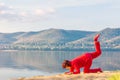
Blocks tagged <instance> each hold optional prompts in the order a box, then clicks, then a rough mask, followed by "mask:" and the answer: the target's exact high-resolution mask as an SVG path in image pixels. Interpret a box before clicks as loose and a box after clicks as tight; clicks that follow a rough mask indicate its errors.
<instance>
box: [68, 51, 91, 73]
mask: <svg viewBox="0 0 120 80" xmlns="http://www.w3.org/2000/svg"><path fill="white" fill-rule="evenodd" d="M91 62H92V56H91V54H89V53H86V54H83V55H80V56H78V57H76V58H74V59H72V60H71V69H70V72H72V73H73V74H78V73H80V68H82V67H84V71H88V70H89V67H87V65H86V63H87V64H89V63H90V64H91Z"/></svg>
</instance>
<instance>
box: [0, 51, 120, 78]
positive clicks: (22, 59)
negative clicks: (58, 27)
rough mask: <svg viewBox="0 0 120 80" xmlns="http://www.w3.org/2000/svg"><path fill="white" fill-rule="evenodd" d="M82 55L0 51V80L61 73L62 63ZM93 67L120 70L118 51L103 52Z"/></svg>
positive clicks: (78, 52)
mask: <svg viewBox="0 0 120 80" xmlns="http://www.w3.org/2000/svg"><path fill="white" fill-rule="evenodd" d="M89 52H90V51H89ZM82 53H85V51H0V79H2V80H10V79H11V78H16V77H29V76H34V75H52V74H58V73H62V72H64V71H65V70H64V69H62V68H61V63H62V61H63V60H64V59H68V60H70V59H72V58H74V57H76V56H78V55H81V54H82ZM93 67H101V68H102V69H103V70H120V51H103V52H102V55H101V56H100V57H99V58H97V59H95V60H94V61H93V65H92V68H93Z"/></svg>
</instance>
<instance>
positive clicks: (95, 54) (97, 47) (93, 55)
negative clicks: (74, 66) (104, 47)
mask: <svg viewBox="0 0 120 80" xmlns="http://www.w3.org/2000/svg"><path fill="white" fill-rule="evenodd" d="M90 54H91V58H90V59H89V60H88V62H87V63H86V65H85V67H84V73H96V72H102V70H101V68H95V69H90V67H91V65H92V60H93V59H95V58H97V57H98V56H100V55H101V49H100V43H99V42H98V41H95V52H91V53H90Z"/></svg>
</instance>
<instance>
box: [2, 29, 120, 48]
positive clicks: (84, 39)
mask: <svg viewBox="0 0 120 80" xmlns="http://www.w3.org/2000/svg"><path fill="white" fill-rule="evenodd" d="M97 33H100V34H101V36H100V42H101V46H102V48H103V49H120V28H115V29H112V28H106V29H104V30H101V31H96V32H92V31H79V30H64V29H47V30H42V31H38V32H16V33H0V49H15V50H16V49H17V50H80V49H93V48H94V46H93V37H94V36H95V35H96V34H97Z"/></svg>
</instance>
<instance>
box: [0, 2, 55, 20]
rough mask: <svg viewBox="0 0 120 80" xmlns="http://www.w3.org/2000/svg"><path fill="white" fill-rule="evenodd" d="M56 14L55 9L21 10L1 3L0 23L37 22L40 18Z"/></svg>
mask: <svg viewBox="0 0 120 80" xmlns="http://www.w3.org/2000/svg"><path fill="white" fill-rule="evenodd" d="M54 12H55V9H53V8H46V9H42V8H37V9H31V10H21V9H20V10H19V9H17V8H13V7H12V6H7V5H5V3H0V21H2V20H4V21H23V22H24V21H28V22H29V21H35V20H38V17H39V18H41V17H43V16H46V15H49V14H52V13H54Z"/></svg>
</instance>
